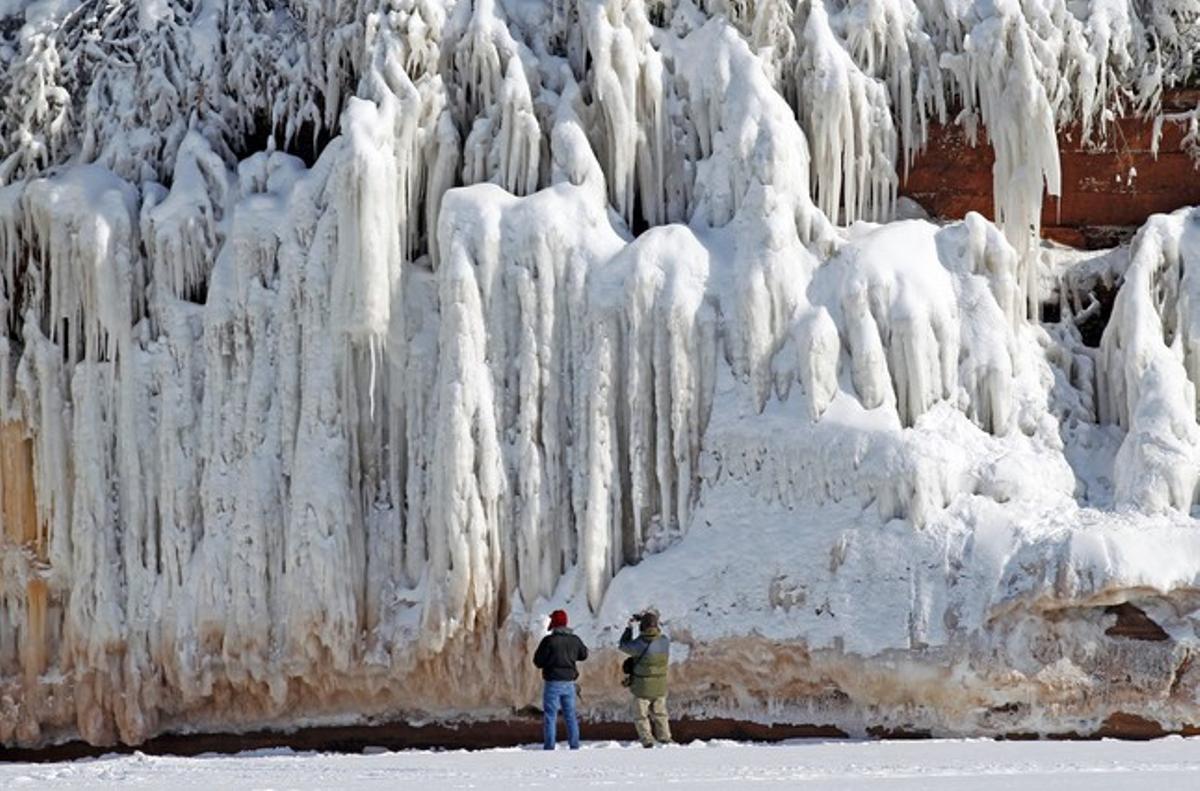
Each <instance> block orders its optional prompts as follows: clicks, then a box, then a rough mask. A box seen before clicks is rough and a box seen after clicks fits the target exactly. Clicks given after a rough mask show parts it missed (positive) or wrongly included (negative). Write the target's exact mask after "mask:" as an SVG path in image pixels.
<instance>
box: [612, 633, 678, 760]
mask: <svg viewBox="0 0 1200 791" xmlns="http://www.w3.org/2000/svg"><path fill="white" fill-rule="evenodd" d="M635 623H636V624H637V625H638V636H637V637H636V638H634V636H633V625H634V624H635ZM617 647H618V648H620V650H621V652H622V653H626V654H629V655H630V656H629V659H626V660H625V662H624V664H623V665H622V668H623V669H624V670H625V674H626V675H625V681H624V682H623V683H624V684H625V686H627V687H629V691H630V692H632V693H633V724H634V726H635V727H636V728H637V735H638V739H639V740H640V741H641V742H642V746H643V747H653V746H654V745H655V743H656V740H657V743H658V744H671V726H670V723H668V722H667V664H668V662H669V661H670V654H671V640H670V639H669V638H668V637H667V636H666V635H665V634H663V633H662V630H661V629H659V626H658V614H657V613H655V612H651V611H646V612H642V613H637V614H635V615H634V616H633V617H632V618H630V619H629V623H628V624H627V625H626V626H625V631H624V633H623V634H622V635H621V642H620V643H619V644H618V646H617ZM651 722H653V729H652V728H651Z"/></svg>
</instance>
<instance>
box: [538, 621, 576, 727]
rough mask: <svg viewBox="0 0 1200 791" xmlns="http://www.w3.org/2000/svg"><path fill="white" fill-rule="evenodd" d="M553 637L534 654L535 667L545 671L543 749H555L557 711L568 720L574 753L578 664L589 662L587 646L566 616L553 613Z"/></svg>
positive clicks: (543, 642)
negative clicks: (570, 626)
mask: <svg viewBox="0 0 1200 791" xmlns="http://www.w3.org/2000/svg"><path fill="white" fill-rule="evenodd" d="M549 631H550V634H548V635H546V636H545V637H543V638H542V642H541V643H539V644H538V647H537V651H535V652H534V654H533V666H534V667H536V668H540V669H541V671H542V680H543V681H544V686H543V687H542V746H543V747H544V748H545V749H547V750H553V749H554V740H555V736H556V734H555V730H556V727H557V725H558V710H559V708H560V707H561V708H562V713H563V719H564V720H566V721H567V742H568V743H569V744H570V746H571V749H572V750H578V749H579V720H578V719H576V717H575V679H577V678H579V671H578V670H577V669H576V668H575V663H576V662H582V661H583V660H585V659H587V656H588V652H587V646H585V645H584V644H583V641H582V640H580V639H579V637H578V636H577V635H576V634H575V633H574V632H572V631H571V630H570V629H569V628H567V613H566V612H565V611H564V610H555V611H554V612H552V613H550V627H549Z"/></svg>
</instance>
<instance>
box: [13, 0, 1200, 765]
mask: <svg viewBox="0 0 1200 791" xmlns="http://www.w3.org/2000/svg"><path fill="white" fill-rule="evenodd" d="M2 9H3V10H2V11H0V13H3V14H7V16H4V17H3V18H2V19H0V23H3V24H0V63H2V64H3V66H4V68H3V69H2V70H0V91H3V92H4V95H6V96H9V97H11V99H12V100H11V102H10V103H9V104H8V105H6V107H5V109H4V110H3V111H2V112H0V140H2V141H3V147H2V148H0V321H3V325H2V328H0V470H2V471H3V478H2V479H0V518H2V519H3V522H2V523H0V742H2V743H3V744H6V745H7V744H28V745H36V744H42V743H45V742H48V741H51V740H58V739H66V738H71V737H73V736H76V735H77V736H80V737H82V738H84V739H87V740H89V741H92V742H95V743H111V742H114V741H123V742H128V743H136V742H139V741H142V740H144V739H146V738H148V737H150V736H152V735H154V734H156V733H159V732H162V731H165V730H171V729H192V730H196V729H208V730H229V729H241V728H251V727H268V726H288V727H291V726H296V725H302V724H305V723H311V722H321V721H345V720H346V719H347V718H350V717H373V718H385V717H392V718H423V719H429V718H443V719H451V718H456V717H462V716H479V717H492V718H502V717H507V716H511V715H512V714H513V711H514V710H515V709H519V708H521V707H523V706H524V705H526V704H527V703H528V702H529V701H531V700H533V689H534V686H535V685H536V683H537V679H536V677H535V675H534V674H533V673H531V672H530V667H529V666H528V655H529V652H530V650H531V649H532V646H533V645H534V644H535V642H536V639H537V637H538V636H539V635H540V632H541V627H542V617H543V615H544V613H546V612H548V611H549V610H550V609H554V608H556V607H559V606H561V607H564V608H566V609H568V610H569V611H570V613H571V620H572V622H573V623H576V624H580V629H579V631H580V632H581V633H582V634H583V636H584V637H585V638H586V639H587V640H588V642H589V643H591V644H593V645H595V646H597V647H603V646H604V645H606V644H611V643H614V642H615V639H616V635H617V632H618V631H619V629H620V627H621V626H622V625H623V624H624V622H625V619H626V618H627V616H628V613H629V612H633V611H635V610H640V609H642V608H644V607H645V606H647V605H650V604H653V605H655V606H657V607H658V608H659V610H660V612H661V613H662V616H663V619H664V621H665V623H666V625H667V628H668V629H669V631H671V633H672V636H673V638H674V640H675V643H676V645H677V646H678V647H679V650H677V652H676V654H677V658H678V660H679V661H678V662H677V664H676V666H675V667H674V669H673V670H672V673H673V676H672V678H673V681H672V692H671V695H672V699H673V701H674V706H675V708H676V710H678V711H680V712H686V713H689V714H691V715H693V716H700V717H703V716H731V717H738V718H743V719H746V718H752V719H766V720H788V721H798V722H814V723H818V724H824V723H828V724H834V725H837V726H839V727H842V728H843V729H845V730H847V731H850V732H855V733H858V732H863V731H864V730H865V729H867V728H868V727H872V726H881V727H901V728H924V729H930V730H933V731H937V732H954V733H981V732H982V733H995V732H1008V731H1042V730H1065V729H1071V730H1088V729H1091V728H1094V727H1096V726H1097V725H1098V724H1099V723H1100V722H1101V721H1102V720H1104V719H1105V718H1106V717H1107V716H1109V715H1110V714H1112V713H1113V712H1117V711H1121V712H1126V713H1132V714H1136V715H1139V716H1143V717H1148V718H1152V719H1154V720H1156V721H1157V722H1159V723H1161V724H1162V725H1164V726H1166V727H1177V726H1179V725H1182V724H1184V723H1189V722H1191V723H1194V722H1197V721H1198V719H1200V711H1197V709H1196V704H1195V702H1194V701H1195V699H1196V693H1197V686H1198V685H1200V678H1198V677H1197V675H1196V674H1197V672H1200V671H1193V670H1192V669H1191V663H1190V659H1189V657H1190V655H1191V652H1192V651H1193V650H1194V648H1195V646H1196V644H1197V633H1196V630H1195V621H1194V619H1193V617H1192V613H1193V612H1194V611H1195V608H1196V605H1197V602H1196V601H1194V599H1195V595H1194V590H1195V589H1196V584H1197V580H1198V578H1200V537H1198V536H1200V533H1197V532H1196V531H1195V530H1194V527H1195V520H1194V519H1193V518H1192V516H1191V510H1192V507H1193V503H1194V501H1195V499H1196V484H1197V479H1198V478H1200V459H1198V457H1197V450H1198V449H1197V440H1198V438H1200V426H1197V423H1196V405H1197V396H1196V384H1197V381H1198V380H1197V377H1198V376H1200V363H1198V362H1197V360H1198V357H1197V355H1198V354H1200V351H1198V349H1200V347H1198V346H1197V343H1198V342H1200V341H1198V339H1200V331H1198V330H1197V329H1196V328H1197V327H1198V326H1200V319H1198V318H1197V317H1196V316H1195V315H1193V314H1195V313H1196V311H1197V299H1196V298H1195V297H1196V294H1197V293H1200V292H1198V291H1197V287H1196V283H1197V275H1196V272H1195V271H1194V270H1195V269H1196V267H1197V266H1200V231H1198V230H1197V229H1198V228H1200V223H1198V220H1197V217H1196V214H1195V212H1194V211H1193V210H1181V211H1180V212H1177V213H1176V214H1173V215H1170V216H1157V217H1154V218H1152V219H1151V220H1150V221H1149V222H1148V223H1147V225H1146V226H1145V228H1143V229H1142V231H1141V232H1140V233H1139V234H1138V236H1137V237H1136V238H1135V239H1134V241H1133V242H1132V243H1131V244H1130V245H1129V246H1128V247H1127V248H1122V249H1119V250H1116V251H1112V252H1110V253H1106V254H1104V255H1100V256H1095V257H1092V258H1088V259H1081V258H1080V257H1079V256H1076V257H1075V258H1070V257H1069V256H1068V257H1066V258H1065V259H1064V258H1063V257H1062V256H1058V257H1054V256H1051V255H1050V254H1049V253H1047V252H1046V251H1044V250H1043V249H1042V248H1041V247H1040V246H1039V242H1038V224H1039V218H1040V216H1041V206H1042V197H1043V193H1044V192H1048V193H1049V194H1051V195H1054V194H1057V193H1058V192H1059V191H1060V189H1059V168H1058V150H1057V139H1056V136H1055V135H1056V127H1058V126H1061V125H1063V124H1066V123H1069V122H1079V123H1080V124H1081V129H1082V130H1083V133H1084V134H1085V135H1086V136H1088V137H1094V138H1095V139H1096V140H1097V141H1103V136H1104V135H1105V134H1106V133H1107V131H1108V125H1107V124H1106V123H1104V120H1105V118H1107V117H1109V116H1111V114H1112V113H1114V112H1118V111H1120V112H1125V111H1133V110H1136V111H1139V112H1142V113H1144V114H1146V115H1148V116H1154V115H1156V114H1157V113H1159V111H1160V101H1161V93H1162V90H1163V89H1164V87H1171V86H1173V85H1175V84H1177V83H1178V82H1180V81H1181V80H1182V79H1184V78H1185V76H1186V73H1187V69H1189V68H1191V66H1192V63H1193V58H1194V54H1195V52H1196V47H1197V44H1198V43H1200V18H1198V17H1197V15H1196V14H1195V12H1194V9H1192V8H1191V6H1190V4H1189V3H1187V2H1184V0H1153V2H1150V3H1141V4H1130V3H1125V2H1105V3H1094V4H1092V6H1090V7H1089V8H1087V9H1082V8H1080V7H1078V4H1074V3H1067V2H1065V1H1064V2H1058V1H1057V0H1056V1H1055V2H1051V3H1043V4H1041V5H1039V7H1038V8H1037V9H1027V8H1026V7H1025V6H1023V5H1021V4H1018V3H1015V2H996V3H990V4H982V5H980V4H977V5H976V6H973V7H972V8H971V9H970V10H963V11H962V12H961V13H959V12H957V11H951V10H948V7H947V6H945V5H944V4H942V3H932V2H924V0H916V1H913V2H910V1H908V0H887V1H886V2H885V1H883V0H880V1H879V2H847V3H843V2H825V3H819V2H807V0H806V1H804V2H798V3H796V2H792V1H791V0H764V2H760V3H757V4H748V3H740V2H729V3H722V2H710V3H704V4H702V5H699V6H698V5H695V4H694V3H692V2H691V1H690V0H675V1H674V2H658V1H657V0H655V1H654V2H641V1H640V0H607V1H606V2H601V0H570V1H568V2H544V3H543V2H507V1H506V0H453V1H452V2H434V1H433V0H399V1H398V2H386V3H378V4H376V3H373V2H363V3H353V2H349V3H342V2H338V3H333V2H291V3H284V4H276V5H274V6H272V7H271V8H266V7H260V6H259V5H257V4H254V3H227V4H222V3H216V4H200V5H195V6H194V5H193V4H189V3H181V2H173V1H171V2H164V3H158V4H142V5H128V6H124V5H122V6H119V7H117V6H112V7H108V6H105V7H104V8H101V7H99V6H98V5H97V4H84V5H80V6H75V5H73V4H62V5H61V7H60V6H59V5H58V4H54V3H39V4H23V3H18V4H16V5H15V6H14V5H13V4H11V3H10V4H8V5H6V6H3V7H2ZM933 121H938V122H944V123H949V122H956V123H958V124H960V125H962V126H963V127H965V128H966V129H968V130H969V131H970V133H971V134H972V135H973V136H977V137H978V140H977V142H978V144H979V145H989V144H990V145H991V146H992V147H993V148H994V149H995V154H996V168H995V171H994V179H995V180H994V193H995V196H994V197H995V200H996V206H997V221H998V224H997V225H993V224H992V223H991V222H989V221H988V220H986V219H984V218H983V217H982V216H980V215H978V214H973V213H972V214H968V215H967V216H966V217H965V218H964V219H963V220H961V221H958V222H952V223H949V224H945V225H935V224H933V223H931V222H929V221H926V220H914V219H909V220H899V219H898V216H899V207H898V204H897V198H896V193H897V188H898V185H899V184H900V180H901V178H902V176H903V174H904V172H905V170H906V169H907V167H908V165H909V163H910V161H911V159H912V157H913V155H914V154H915V152H916V151H917V150H919V149H920V147H921V145H922V144H923V142H924V139H925V135H926V133H927V130H928V128H929V125H930V124H931V123H932V122H933ZM1060 259H1062V260H1066V261H1067V263H1066V264H1063V263H1062V260H1060ZM1072 261H1073V262H1074V263H1072ZM1088 278H1101V279H1105V278H1107V279H1108V281H1110V282H1114V283H1119V284H1120V288H1119V292H1118V293H1117V296H1116V301H1115V304H1114V306H1113V308H1112V311H1111V317H1110V318H1109V319H1108V324H1107V327H1106V329H1105V330H1104V333H1103V339H1102V341H1101V344H1100V348H1099V349H1098V350H1096V349H1092V348H1090V347H1088V346H1087V344H1086V343H1085V342H1084V338H1083V337H1082V335H1081V333H1080V331H1079V330H1078V329H1077V327H1076V324H1077V323H1079V322H1081V321H1083V319H1082V318H1080V319H1079V321H1078V322H1076V321H1073V320H1070V319H1072V318H1073V317H1071V316H1068V317H1067V319H1068V320H1066V321H1062V322H1059V323H1057V324H1045V325H1043V324H1040V323H1039V322H1038V320H1037V319H1038V313H1039V310H1040V308H1041V303H1042V302H1043V300H1048V299H1051V298H1055V297H1057V298H1059V300H1060V301H1061V302H1062V303H1063V304H1068V303H1070V302H1071V301H1072V300H1071V299H1068V297H1077V296H1078V294H1077V293H1075V292H1073V291H1072V289H1076V288H1082V287H1083V286H1081V285H1080V284H1086V282H1088ZM1074 301H1075V303H1078V302H1079V300H1078V299H1075V300H1074ZM1088 310H1089V311H1090V310H1092V309H1091V308H1089V309H1088ZM1088 315H1091V314H1090V313H1089V314H1088ZM1131 635H1132V637H1131ZM1139 635H1140V636H1141V637H1144V638H1147V636H1149V637H1148V638H1147V640H1146V641H1142V640H1138V639H1134V638H1137V637H1138V636H1139ZM1150 638H1152V639H1150ZM610 666H611V667H610ZM617 669H618V663H617V662H616V661H615V660H614V661H611V662H607V663H606V662H605V661H604V659H603V654H601V658H600V660H599V661H597V662H595V663H592V664H590V665H589V667H588V670H587V675H585V677H584V683H585V685H586V686H587V688H588V690H589V695H588V697H587V703H588V706H589V710H588V712H587V715H588V716H590V717H603V716H610V715H612V714H613V713H614V712H615V711H616V710H617V707H619V706H622V705H623V700H624V699H623V697H622V694H623V693H622V690H621V688H620V686H619V684H618V681H619V676H618V672H617ZM1047 712H1052V713H1051V714H1048V713H1047Z"/></svg>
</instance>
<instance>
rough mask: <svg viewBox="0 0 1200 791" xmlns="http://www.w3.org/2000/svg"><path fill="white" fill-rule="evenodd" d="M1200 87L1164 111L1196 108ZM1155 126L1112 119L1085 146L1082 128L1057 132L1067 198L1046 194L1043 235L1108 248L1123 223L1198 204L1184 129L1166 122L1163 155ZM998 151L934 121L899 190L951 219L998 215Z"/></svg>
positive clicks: (1198, 185)
mask: <svg viewBox="0 0 1200 791" xmlns="http://www.w3.org/2000/svg"><path fill="white" fill-rule="evenodd" d="M1197 104H1200V90H1188V91H1177V92H1175V93H1172V94H1170V95H1169V96H1168V97H1167V98H1166V99H1165V100H1164V106H1165V110H1166V111H1167V112H1171V111H1174V110H1188V109H1193V108H1195V107H1196V106H1197ZM1153 131H1154V130H1153V124H1152V123H1151V122H1149V121H1145V120H1141V119H1137V118H1121V119H1117V120H1115V121H1113V122H1112V123H1110V124H1109V125H1108V129H1107V133H1108V137H1107V140H1106V141H1105V142H1104V143H1103V144H1102V145H1084V144H1083V143H1082V140H1081V134H1080V130H1079V128H1078V127H1072V128H1070V129H1068V130H1066V131H1064V132H1062V133H1060V135H1059V141H1058V144H1059V154H1060V162H1061V164H1062V188H1063V195H1062V200H1061V201H1059V200H1055V199H1052V198H1050V197H1049V196H1047V197H1046V200H1045V203H1044V204H1043V207H1042V234H1043V236H1046V237H1047V238H1051V239H1054V240H1056V241H1059V242H1062V243H1064V244H1069V245H1072V246H1075V247H1083V248H1094V247H1108V246H1111V245H1112V244H1113V243H1114V239H1116V238H1119V236H1120V233H1119V231H1120V230H1121V229H1132V228H1136V227H1137V226H1140V225H1141V224H1142V223H1143V222H1145V220H1146V218H1147V217H1149V216H1150V215H1151V214H1155V213H1159V212H1170V211H1174V210H1175V209H1178V208H1180V207H1183V206H1194V205H1197V204H1200V171H1197V170H1196V164H1197V162H1196V160H1195V159H1193V157H1192V156H1191V155H1190V154H1189V153H1187V152H1186V151H1185V150H1184V146H1183V139H1184V136H1185V135H1186V133H1187V130H1186V128H1185V127H1183V126H1181V125H1180V124H1177V123H1171V122H1167V123H1165V124H1164V125H1163V127H1162V139H1161V140H1160V142H1159V151H1158V156H1157V157H1156V156H1155V155H1154V154H1153V152H1152V150H1151V149H1152V143H1153ZM994 161H995V157H994V156H993V153H992V148H991V146H990V145H989V144H988V143H987V139H986V132H984V131H983V130H980V133H979V138H978V141H977V144H976V145H974V146H972V145H971V144H970V143H969V142H968V140H967V138H966V136H965V135H964V134H963V132H962V130H961V129H960V128H959V127H958V126H954V125H948V126H940V127H934V128H933V129H931V130H930V133H929V142H928V145H927V146H926V148H925V150H924V151H923V152H922V153H920V154H919V155H918V156H917V158H916V161H915V162H914V163H913V166H912V168H911V169H910V170H909V173H908V177H907V179H903V180H902V183H901V193H902V194H904V195H907V196H908V197H910V198H912V199H913V200H915V201H916V202H917V203H919V204H921V205H922V206H923V207H925V209H926V210H927V211H929V212H930V213H931V214H932V215H934V216H936V217H941V218H947V219H957V218H961V217H963V216H964V215H965V214H966V213H967V212H970V211H976V212H979V213H981V214H983V215H985V216H987V217H989V218H991V217H994V214H993V205H992V164H993V162H994Z"/></svg>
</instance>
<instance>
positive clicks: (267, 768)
mask: <svg viewBox="0 0 1200 791" xmlns="http://www.w3.org/2000/svg"><path fill="white" fill-rule="evenodd" d="M1197 783H1200V739H1184V738H1181V737H1169V738H1166V739H1160V740H1158V741H1153V742H1117V741H1107V740H1106V741H1095V742H996V741H983V740H969V741H960V740H946V741H876V742H857V741H846V742H841V741H834V742H825V741H796V742H788V743H785V744H779V745H765V744H735V743H732V742H693V743H692V744H689V745H686V746H678V747H670V748H660V749H655V750H642V749H640V748H637V747H633V746H627V745H622V744H618V743H616V742H600V743H594V744H587V745H585V747H584V749H583V750H581V751H579V752H576V753H572V752H569V751H565V750H560V751H558V752H556V753H554V754H552V755H548V754H545V753H543V752H542V751H541V750H539V749H536V748H534V747H526V748H515V749H504V750H484V751H480V752H459V751H453V752H400V753H389V752H381V753H379V754H374V755H330V754H325V753H292V752H288V751H283V752H279V751H270V752H255V753H243V754H240V755H233V756H201V757H197V758H178V757H163V756H150V755H143V754H140V753H139V754H134V755H123V756H111V757H105V758H99V759H91V760H84V761H76V762H72V763H60V764H0V787H2V788H6V789H20V788H38V789H43V788H44V789H70V788H87V789H104V788H121V789H131V788H138V789H150V788H170V789H172V790H173V791H182V789H188V788H203V789H213V788H219V789H235V788H244V789H285V788H291V789H318V788H320V789H333V788H346V789H349V788H353V789H374V788H379V789H402V788H420V789H422V791H440V790H441V789H463V788H481V789H487V788H503V789H506V791H512V790H513V789H519V788H571V789H580V788H628V787H638V788H644V789H648V788H663V787H668V788H671V789H678V790H679V791H684V790H686V789H716V788H731V787H736V788H755V789H762V788H802V789H835V788H836V789H856V788H870V789H874V788H879V789H888V791H899V790H900V789H955V791H982V790H983V789H1013V788H1021V789H1023V791H1033V790H1034V789H1050V788H1052V789H1055V791H1076V790H1077V789H1087V791H1100V790H1101V789H1105V790H1107V789H1134V788H1136V789H1150V788H1153V789H1186V788H1194V787H1196V784H1197Z"/></svg>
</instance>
